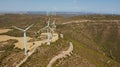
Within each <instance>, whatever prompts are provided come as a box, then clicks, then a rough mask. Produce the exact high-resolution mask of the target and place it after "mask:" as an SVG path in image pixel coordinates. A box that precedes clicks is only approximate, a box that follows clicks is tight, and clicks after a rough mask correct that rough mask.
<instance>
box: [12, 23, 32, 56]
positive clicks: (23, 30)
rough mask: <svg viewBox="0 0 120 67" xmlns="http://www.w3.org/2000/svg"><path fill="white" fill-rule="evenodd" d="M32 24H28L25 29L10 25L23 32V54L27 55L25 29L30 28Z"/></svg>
mask: <svg viewBox="0 0 120 67" xmlns="http://www.w3.org/2000/svg"><path fill="white" fill-rule="evenodd" d="M32 26H33V24H32V25H30V26H28V27H27V28H26V29H21V28H18V27H16V26H12V27H13V28H15V29H17V30H20V31H22V32H24V49H25V55H27V45H26V42H27V41H26V31H27V30H28V29H30V28H31V27H32Z"/></svg>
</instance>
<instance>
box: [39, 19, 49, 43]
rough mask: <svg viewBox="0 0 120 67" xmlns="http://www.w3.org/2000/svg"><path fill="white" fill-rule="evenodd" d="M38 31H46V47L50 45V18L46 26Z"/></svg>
mask: <svg viewBox="0 0 120 67" xmlns="http://www.w3.org/2000/svg"><path fill="white" fill-rule="evenodd" d="M40 30H46V31H47V45H50V31H51V28H50V18H49V19H48V21H47V26H45V27H44V28H42V29H40Z"/></svg>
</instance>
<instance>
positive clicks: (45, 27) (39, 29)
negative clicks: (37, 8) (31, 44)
mask: <svg viewBox="0 0 120 67" xmlns="http://www.w3.org/2000/svg"><path fill="white" fill-rule="evenodd" d="M46 28H47V27H44V28H42V29H39V30H38V32H40V31H41V30H44V29H46Z"/></svg>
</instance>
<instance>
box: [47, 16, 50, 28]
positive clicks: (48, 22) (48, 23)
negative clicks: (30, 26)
mask: <svg viewBox="0 0 120 67" xmlns="http://www.w3.org/2000/svg"><path fill="white" fill-rule="evenodd" d="M49 25H50V18H49V19H48V21H47V26H49Z"/></svg>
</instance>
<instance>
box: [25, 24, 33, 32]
mask: <svg viewBox="0 0 120 67" xmlns="http://www.w3.org/2000/svg"><path fill="white" fill-rule="evenodd" d="M33 25H34V24H32V25H30V26H28V27H27V28H26V29H25V31H26V30H28V29H30V28H31V27H32V26H33Z"/></svg>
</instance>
